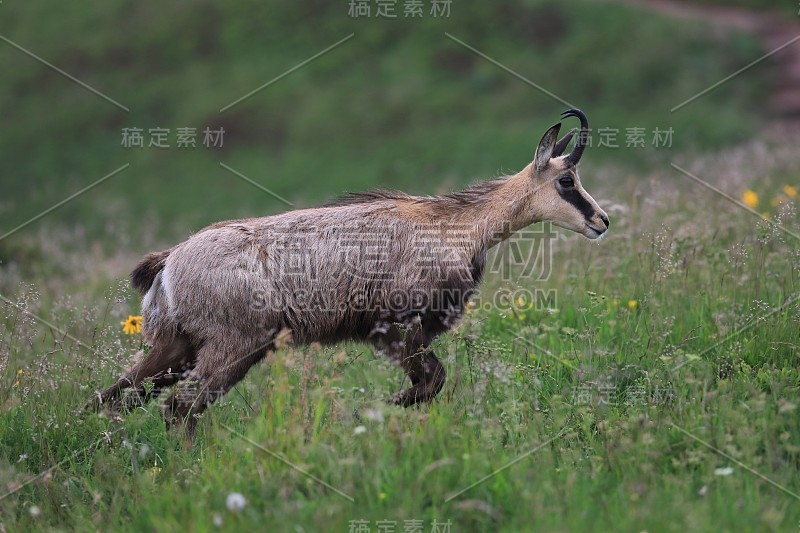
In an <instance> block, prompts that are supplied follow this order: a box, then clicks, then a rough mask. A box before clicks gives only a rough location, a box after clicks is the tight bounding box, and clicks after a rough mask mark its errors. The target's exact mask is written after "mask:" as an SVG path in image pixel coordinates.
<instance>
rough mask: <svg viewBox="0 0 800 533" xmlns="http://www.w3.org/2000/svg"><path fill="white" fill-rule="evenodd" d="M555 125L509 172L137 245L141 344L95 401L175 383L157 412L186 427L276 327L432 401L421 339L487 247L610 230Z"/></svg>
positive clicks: (433, 369) (432, 361)
mask: <svg viewBox="0 0 800 533" xmlns="http://www.w3.org/2000/svg"><path fill="white" fill-rule="evenodd" d="M559 127H560V124H557V125H555V126H553V127H552V128H550V129H549V130H548V131H547V133H545V135H544V137H543V138H542V141H541V142H540V144H539V146H538V147H537V150H536V156H535V158H534V161H533V162H532V163H531V164H529V165H528V166H526V167H525V168H524V169H523V170H522V171H520V172H519V173H517V174H515V175H513V176H506V177H503V178H500V179H496V180H492V181H488V182H485V183H481V184H478V185H474V186H472V187H469V188H467V189H465V190H464V191H461V192H458V193H453V194H449V195H445V196H439V197H417V196H410V195H408V194H405V193H401V192H394V191H375V192H369V193H361V194H351V195H349V196H346V197H345V198H343V199H340V200H338V201H336V202H333V203H331V204H328V205H326V206H323V207H319V208H314V209H304V210H298V211H291V212H288V213H283V214H280V215H276V216H271V217H264V218H252V219H246V220H236V221H229V222H220V223H217V224H214V225H212V226H209V227H208V228H205V229H203V230H201V231H199V232H198V233H196V234H195V235H193V236H191V237H190V238H189V239H188V240H186V241H184V242H182V243H180V244H178V245H176V246H174V247H173V248H171V249H170V250H167V251H163V252H157V253H152V254H149V255H147V256H146V257H145V259H144V260H143V261H142V262H141V263H140V264H139V266H137V267H136V269H135V270H134V272H133V274H132V282H133V284H134V286H135V287H136V288H137V289H139V290H140V291H141V292H142V294H143V296H144V299H143V304H142V314H143V316H144V335H145V340H146V341H147V342H148V343H150V344H151V345H152V350H151V353H150V354H149V356H148V357H146V358H145V359H144V360H143V361H142V362H140V363H139V364H137V365H135V366H134V368H133V369H131V370H130V371H129V372H128V373H127V374H126V375H125V376H124V377H123V378H121V379H120V380H119V381H118V382H117V383H116V384H114V385H113V386H111V387H110V388H108V389H107V390H105V391H103V392H102V393H100V394H99V395H98V398H97V404H108V403H111V404H113V403H115V402H118V401H119V399H120V395H121V392H122V391H123V390H125V389H127V388H133V389H134V390H135V391H137V392H139V393H142V392H143V390H144V389H145V387H144V382H145V381H146V380H152V381H153V384H154V385H155V387H154V390H155V392H158V391H160V390H161V389H163V388H164V387H167V386H170V385H173V384H174V383H176V382H177V383H178V384H177V387H176V388H175V390H174V391H173V393H172V395H171V396H170V397H169V399H167V401H166V405H165V408H164V415H165V417H166V418H167V420H168V422H170V423H180V422H187V425H188V427H189V429H191V428H192V427H193V424H194V421H195V415H198V414H199V413H201V412H202V411H203V410H204V409H205V408H206V407H207V406H208V405H209V404H210V403H212V402H213V401H214V400H215V399H216V398H218V397H220V396H221V395H223V394H225V393H226V392H227V391H228V390H230V388H231V387H233V386H234V385H235V384H236V383H237V382H238V381H239V380H241V379H242V378H243V377H244V376H245V374H246V373H247V371H248V370H249V369H250V368H251V367H252V366H253V365H254V364H255V363H256V362H258V361H259V360H261V359H262V358H263V357H264V355H265V354H266V353H267V352H268V351H269V350H272V349H274V348H275V346H274V345H275V342H276V337H277V336H278V334H279V333H281V332H284V331H287V330H288V331H289V332H291V336H292V339H293V342H295V343H298V344H305V343H310V342H320V343H336V342H339V341H342V340H345V339H354V340H361V341H367V342H371V343H373V344H374V345H375V346H376V347H378V348H379V349H380V350H382V351H384V352H386V353H387V354H388V355H389V356H390V357H392V358H393V359H394V360H395V361H396V362H397V363H398V364H399V365H400V366H401V367H402V368H403V370H404V371H405V373H406V374H407V375H408V377H409V379H410V381H411V387H409V388H408V389H405V390H403V391H400V392H398V393H397V394H395V395H394V396H392V397H391V398H390V401H391V402H392V403H395V404H398V405H403V406H409V405H412V404H415V403H417V402H425V401H430V400H432V399H433V398H434V397H435V396H436V394H437V393H438V392H439V391H440V390H441V389H442V387H443V385H444V379H445V371H444V367H443V366H442V364H441V363H440V362H439V360H438V359H437V358H436V356H435V355H434V354H433V352H432V351H431V350H430V345H431V341H432V340H433V339H434V338H435V337H436V336H437V335H439V334H441V333H443V332H445V331H447V330H448V329H450V328H452V327H453V326H454V325H455V324H456V323H457V321H458V319H459V318H460V317H461V315H462V313H463V311H464V308H465V306H466V304H467V302H468V300H469V298H470V296H471V294H472V293H473V291H474V290H475V288H476V286H477V284H478V283H479V282H480V280H481V277H482V274H483V268H484V263H485V259H486V253H487V250H488V249H489V248H491V247H492V246H494V245H495V244H497V243H498V242H500V241H501V240H502V239H504V238H507V237H508V236H509V235H511V234H512V233H513V232H515V231H517V230H519V229H521V228H523V227H525V226H527V225H529V224H531V223H533V222H537V221H544V220H550V221H553V222H554V223H555V224H557V225H560V226H562V227H565V228H568V229H571V230H573V231H576V232H579V233H581V234H583V235H584V236H586V237H588V238H592V239H594V238H597V237H599V236H600V235H601V234H602V233H603V232H604V231H605V229H606V228H607V226H608V218H607V217H606V215H605V213H604V212H603V211H602V210H601V209H600V208H599V207H598V206H597V204H596V203H595V201H594V200H593V199H592V198H591V197H590V196H589V195H588V194H587V193H586V192H585V191H584V190H583V188H582V186H581V184H580V181H579V179H578V175H577V169H576V168H575V165H574V163H573V162H572V160H570V156H561V152H563V150H564V149H565V148H566V145H567V142H568V140H569V138H571V135H572V133H570V134H569V135H568V136H567V137H565V139H566V140H565V139H562V140H561V141H559V142H558V143H557V135H558V130H559ZM576 151H577V148H576ZM574 153H575V152H573V154H574ZM578 155H580V152H578ZM566 178H569V179H570V180H572V183H573V184H572V185H569V184H570V181H569V180H567V179H566ZM151 392H152V391H151ZM144 399H146V398H144Z"/></svg>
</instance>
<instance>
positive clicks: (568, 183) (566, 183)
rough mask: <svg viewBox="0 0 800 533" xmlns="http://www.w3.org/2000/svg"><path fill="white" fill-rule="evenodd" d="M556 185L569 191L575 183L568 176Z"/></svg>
mask: <svg viewBox="0 0 800 533" xmlns="http://www.w3.org/2000/svg"><path fill="white" fill-rule="evenodd" d="M558 184H559V185H561V186H562V187H564V188H565V189H571V188H573V187H574V186H575V181H573V179H572V178H571V177H570V176H564V177H563V178H561V179H559V180H558Z"/></svg>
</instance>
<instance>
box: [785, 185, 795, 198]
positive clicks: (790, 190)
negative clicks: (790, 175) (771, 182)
mask: <svg viewBox="0 0 800 533" xmlns="http://www.w3.org/2000/svg"><path fill="white" fill-rule="evenodd" d="M783 194H785V195H786V196H788V197H789V198H791V199H792V200H796V199H797V187H795V186H794V185H784V186H783Z"/></svg>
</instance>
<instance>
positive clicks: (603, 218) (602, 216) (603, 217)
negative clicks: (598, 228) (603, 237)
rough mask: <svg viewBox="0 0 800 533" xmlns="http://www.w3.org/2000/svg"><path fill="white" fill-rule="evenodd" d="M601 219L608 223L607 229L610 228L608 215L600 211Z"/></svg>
mask: <svg viewBox="0 0 800 533" xmlns="http://www.w3.org/2000/svg"><path fill="white" fill-rule="evenodd" d="M600 220H602V221H603V224H605V225H606V229H608V227H609V222H608V217H607V216H606V215H604V214H603V213H600Z"/></svg>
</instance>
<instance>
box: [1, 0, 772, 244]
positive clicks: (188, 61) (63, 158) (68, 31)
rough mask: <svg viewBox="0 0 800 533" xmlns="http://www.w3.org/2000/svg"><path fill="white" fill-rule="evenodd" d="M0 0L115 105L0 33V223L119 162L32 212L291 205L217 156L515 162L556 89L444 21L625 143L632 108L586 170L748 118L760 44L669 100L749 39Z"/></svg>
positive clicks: (480, 165) (561, 14) (568, 16)
mask: <svg viewBox="0 0 800 533" xmlns="http://www.w3.org/2000/svg"><path fill="white" fill-rule="evenodd" d="M0 9H2V12H1V13H0V16H2V18H0V35H2V36H4V37H5V38H7V39H9V40H11V41H13V42H14V43H16V44H18V45H19V46H21V47H24V48H26V49H27V50H29V51H30V52H31V53H33V54H36V55H38V56H39V57H41V58H43V59H45V60H47V61H49V62H50V63H52V64H53V65H55V66H57V67H59V68H61V69H63V70H64V71H65V72H67V73H69V74H70V75H72V76H74V77H76V78H77V79H79V80H81V81H82V82H84V83H86V84H88V85H90V86H91V87H93V88H96V89H97V90H98V91H100V92H102V93H103V94H105V95H107V96H108V97H109V98H111V99H113V100H115V101H117V102H119V103H120V104H122V105H123V106H125V107H127V108H129V109H130V112H126V111H124V110H122V109H120V108H118V107H117V106H115V105H114V104H112V103H110V102H108V101H106V100H104V99H102V98H100V97H99V96H97V95H96V94H92V92H90V91H89V90H87V89H85V88H84V87H81V86H80V85H78V84H76V83H74V82H73V81H71V80H69V79H67V78H66V77H64V76H62V75H60V74H59V73H57V72H55V71H53V70H52V69H50V68H47V67H46V66H44V65H43V64H41V63H40V62H38V61H36V60H34V59H33V58H32V57H30V56H28V55H26V54H24V53H23V52H21V51H20V50H18V49H16V48H15V47H14V46H12V45H11V44H9V43H8V42H0V72H3V82H2V84H0V113H1V114H2V120H3V133H2V137H1V138H2V142H0V184H1V186H2V196H1V198H2V199H1V200H0V233H4V232H6V231H8V230H10V229H12V228H14V227H16V226H17V225H18V224H21V223H23V222H25V221H26V220H28V219H29V218H31V217H33V216H34V215H36V214H38V213H40V212H41V211H42V210H44V209H47V208H48V207H50V206H52V205H54V204H56V203H57V202H59V201H61V200H62V199H63V198H65V197H66V196H68V195H70V194H72V193H74V192H75V191H78V190H80V189H82V188H83V187H85V186H87V185H89V184H91V183H92V182H94V181H96V180H98V179H100V178H101V177H103V176H105V175H107V174H108V173H110V172H111V171H113V170H114V169H117V168H119V167H120V166H122V165H124V164H125V163H130V167H129V168H127V169H126V170H124V171H122V172H121V173H119V174H118V175H115V176H114V177H112V178H109V179H108V180H107V181H105V182H103V183H102V184H100V185H98V186H97V187H96V188H94V189H92V190H91V191H89V192H87V193H86V194H84V195H82V196H80V197H79V198H77V199H75V200H74V201H71V202H69V203H68V204H66V205H65V206H64V207H62V208H60V209H58V210H57V211H55V212H53V213H51V214H50V215H48V216H47V217H46V218H45V219H43V220H41V221H39V222H37V223H36V224H37V225H38V224H43V226H41V227H48V225H54V226H59V225H63V226H68V227H72V226H75V225H80V226H81V227H84V228H85V229H86V231H87V232H88V233H89V234H90V235H99V234H101V233H102V232H109V230H108V229H107V227H106V225H107V224H108V221H110V220H112V221H113V220H118V221H120V220H121V221H125V222H124V224H126V225H129V226H130V227H131V231H132V232H135V231H138V229H139V228H141V227H148V228H151V229H152V228H154V227H155V228H157V229H156V230H153V231H155V232H156V234H157V235H159V236H160V238H164V239H173V238H177V237H181V236H183V235H185V234H186V232H188V231H192V230H194V229H196V228H197V227H199V226H201V225H203V224H206V223H209V222H211V221H214V220H219V219H225V218H234V217H239V216H254V215H259V214H268V213H273V212H277V211H279V210H283V209H285V208H286V206H285V205H283V204H282V203H281V202H279V201H278V200H276V199H275V198H273V197H271V196H270V195H268V194H266V193H264V192H263V191H260V190H259V189H258V188H256V187H254V186H253V185H251V184H249V183H247V182H246V181H245V180H244V179H242V178H240V177H237V176H236V175H234V174H233V173H231V172H229V171H227V170H225V169H224V168H222V167H221V166H220V163H224V164H225V165H228V166H229V167H230V168H232V169H234V170H236V171H237V172H240V173H242V174H243V175H245V176H247V177H248V178H249V179H252V180H253V181H255V182H257V183H258V184H260V185H261V186H263V187H267V188H268V189H269V190H271V191H273V192H274V193H275V194H277V195H279V196H281V197H284V198H287V199H289V200H290V201H292V202H293V203H295V204H296V205H297V206H308V205H313V204H315V203H317V202H320V201H322V200H324V199H326V198H330V197H331V196H334V195H337V194H340V193H341V192H343V191H345V190H356V189H364V188H369V187H375V186H380V187H397V188H403V189H406V190H409V191H410V192H415V193H436V192H441V191H443V190H447V189H449V188H454V187H458V186H459V185H460V184H462V183H464V182H468V181H472V180H475V179H480V178H485V177H491V176H495V175H497V174H500V173H505V172H511V171H515V170H517V169H519V168H520V167H522V166H523V165H525V164H526V163H527V162H528V161H530V159H531V158H532V156H533V150H534V148H535V145H536V143H537V142H538V140H539V138H540V137H541V135H542V133H543V132H544V130H545V128H546V127H548V126H549V125H551V124H552V123H554V122H556V121H557V120H558V115H559V113H560V112H561V111H562V110H564V109H565V108H566V107H567V106H566V105H565V104H564V103H562V102H559V101H558V100H556V99H555V98H552V97H551V96H548V95H546V94H544V93H543V92H542V91H540V90H538V89H537V88H535V87H533V86H531V85H529V84H528V83H526V82H524V81H521V80H520V79H518V78H517V77H515V76H514V75H513V74H510V73H509V72H507V71H505V70H503V69H502V68H500V67H499V66H497V65H496V64H493V63H492V62H490V61H489V60H487V59H485V58H483V57H480V56H479V55H478V54H476V53H474V52H473V51H471V50H469V49H467V48H466V47H465V46H462V45H461V44H459V43H458V42H456V41H455V40H453V39H451V38H449V37H448V36H447V35H446V33H447V34H450V35H452V36H453V37H454V38H456V39H459V40H461V41H463V42H464V43H466V44H467V45H469V46H471V47H474V48H475V49H476V50H478V51H480V52H481V53H483V54H485V55H487V56H489V57H490V58H492V59H494V60H496V61H497V62H499V63H501V64H502V65H504V66H506V67H507V68H508V69H512V70H513V71H515V72H517V73H518V74H519V75H521V76H524V77H525V78H527V79H528V80H530V81H531V82H533V83H535V84H538V85H540V86H541V87H542V88H544V89H546V90H547V91H550V92H552V93H553V94H555V95H557V96H558V97H559V98H561V99H563V100H564V101H567V102H569V103H571V104H574V105H576V106H578V107H581V108H582V109H584V110H585V111H586V112H587V113H588V115H589V117H590V120H591V122H592V126H593V128H612V129H618V130H620V133H619V137H618V139H617V143H618V144H620V145H621V146H623V147H624V145H625V130H626V128H631V127H638V128H644V129H645V131H646V132H647V134H646V140H647V142H646V147H645V148H640V149H627V150H626V149H612V148H606V147H603V148H600V147H594V148H593V149H591V151H589V152H588V157H587V158H586V162H585V163H584V168H585V170H584V172H585V173H586V174H585V178H586V179H587V181H589V182H590V183H591V180H592V178H591V177H590V174H589V172H590V171H591V169H592V165H595V164H596V163H598V162H602V161H611V162H613V163H614V164H615V165H619V166H620V167H621V168H625V167H626V166H629V167H631V168H634V169H635V168H640V167H642V166H643V165H644V164H645V163H649V162H652V161H653V160H656V161H668V160H669V158H670V157H671V155H672V153H674V151H675V150H689V151H694V152H700V151H702V150H704V149H706V148H710V147H718V146H721V145H725V144H728V143H732V142H735V141H738V140H742V139H745V138H747V137H748V136H750V135H751V132H752V131H753V128H755V127H757V124H758V121H759V118H760V117H759V115H758V113H759V112H760V108H761V104H762V103H763V96H762V95H763V92H764V89H765V87H767V86H768V85H769V83H770V76H769V67H768V66H767V65H766V64H765V65H762V66H761V67H759V68H760V69H761V71H760V72H759V73H758V75H753V76H749V77H747V78H746V79H744V78H742V79H737V80H734V81H732V82H730V83H727V84H725V85H723V86H721V87H719V88H718V89H716V90H714V92H713V93H711V94H709V95H707V96H706V97H703V98H699V99H697V100H696V101H694V102H692V103H691V105H689V106H686V107H685V108H683V109H681V110H679V111H677V112H675V113H671V112H670V109H671V108H672V107H674V106H675V105H677V104H679V103H681V102H683V101H684V100H686V99H688V98H690V97H691V96H693V95H695V94H696V93H698V92H699V91H701V90H703V89H705V88H707V87H708V86H710V85H712V84H714V83H715V82H717V81H719V80H720V79H722V78H724V77H725V76H727V75H729V74H730V73H731V72H733V71H735V70H737V69H738V68H740V67H741V66H743V65H745V64H747V63H748V62H750V61H752V60H753V59H755V58H757V57H758V56H759V55H761V54H762V53H763V52H762V50H760V49H759V46H758V44H757V43H756V42H755V41H754V40H753V39H751V38H749V37H746V36H741V35H735V34H731V35H727V36H720V35H718V34H714V35H711V34H710V33H709V32H707V31H706V28H705V27H704V26H703V25H702V24H700V23H698V24H687V23H686V22H685V21H673V20H670V19H664V18H661V17H660V16H658V15H655V14H653V15H647V12H645V11H641V10H634V9H630V8H626V7H621V6H617V5H615V4H606V3H598V2H589V1H567V2H562V3H560V4H558V5H554V4H553V3H550V2H544V1H538V0H534V1H525V2H511V1H499V2H491V3H489V2H480V3H478V2H470V3H467V2H458V1H454V2H453V3H452V4H451V6H450V16H449V17H447V18H443V17H433V16H432V15H431V14H430V12H429V10H430V5H429V3H427V2H425V4H424V12H423V16H422V17H421V18H413V19H411V18H404V16H403V2H398V4H397V7H396V14H397V18H396V19H379V18H376V16H375V15H376V10H377V7H376V6H375V5H374V2H373V5H372V13H371V15H372V16H371V17H370V18H366V17H361V18H353V17H351V16H349V14H348V11H349V5H348V1H347V0H337V1H335V2H323V1H320V0H304V1H296V2H281V3H279V2H236V3H219V2H187V1H177V2H170V3H160V2H159V3H156V2H123V1H107V2H106V1H104V2H94V3H93V4H92V7H91V8H87V7H83V6H82V7H80V8H78V7H77V6H75V5H74V4H68V3H60V2H35V3H31V2H29V3H6V4H3V5H2V8H0ZM351 34H352V35H353V37H352V38H351V39H349V40H347V41H346V42H344V43H343V44H341V45H340V46H338V47H336V48H334V49H332V50H330V51H329V52H328V53H325V54H324V55H322V56H321V57H319V58H318V59H316V60H314V61H312V62H310V63H308V64H307V65H306V66H304V67H302V68H299V69H297V70H296V71H294V72H292V73H291V74H289V75H288V76H286V77H285V78H282V79H280V80H278V81H276V82H275V83H273V84H271V85H269V86H268V87H266V88H264V89H263V90H262V91H260V92H258V93H257V94H254V95H253V96H251V97H250V98H247V99H246V100H244V101H241V102H240V103H238V104H237V105H235V106H233V107H231V108H229V109H227V110H226V111H224V112H220V109H221V108H223V107H225V106H227V105H229V104H231V103H232V102H234V101H236V100H237V99H239V98H241V97H242V96H244V95H246V94H248V93H249V92H251V91H253V90H254V89H256V88H258V87H260V86H262V85H264V84H265V83H267V82H269V81H270V80H273V79H274V78H276V77H278V76H279V75H281V74H282V73H285V72H286V71H287V70H289V69H291V68H292V67H294V66H296V65H298V64H299V63H301V62H303V61H305V60H306V59H308V58H310V57H312V56H314V55H315V54H318V53H319V52H320V51H322V50H324V49H325V48H327V47H329V46H330V45H332V44H334V43H337V42H339V41H341V40H342V39H344V38H346V37H347V36H349V35H351ZM572 125H573V124H569V126H572ZM131 127H138V128H143V129H144V130H145V132H147V130H148V129H149V128H156V127H161V128H169V129H170V134H169V137H168V141H169V144H170V145H171V148H168V149H159V148H154V147H145V148H138V149H137V148H132V149H126V148H124V147H123V146H122V145H121V144H122V143H121V141H122V129H123V128H131ZM182 127H195V128H197V129H198V134H199V135H198V139H197V145H198V146H197V148H194V149H178V148H176V147H175V144H176V141H175V135H176V130H177V128H182ZM206 127H210V128H212V129H217V128H220V127H221V128H224V130H225V134H224V145H223V147H222V148H221V149H210V148H206V147H203V146H202V145H201V141H202V137H203V136H202V130H203V129H204V128H206ZM670 127H672V128H673V129H674V136H673V147H672V149H671V150H669V149H663V148H662V149H655V148H653V147H652V145H651V139H650V137H652V131H653V130H654V128H659V129H662V130H663V129H667V128H670ZM147 142H148V138H147V136H145V144H147ZM596 142H597V140H596V139H595V143H596ZM30 231H36V226H32V227H31V228H26V229H24V230H22V231H20V232H19V233H18V234H17V235H15V236H14V237H12V238H11V239H19V238H23V237H22V236H23V235H24V234H25V232H30ZM111 236H112V237H113V235H111ZM12 242H13V241H12ZM4 244H5V245H6V246H8V245H9V244H8V243H4Z"/></svg>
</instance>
